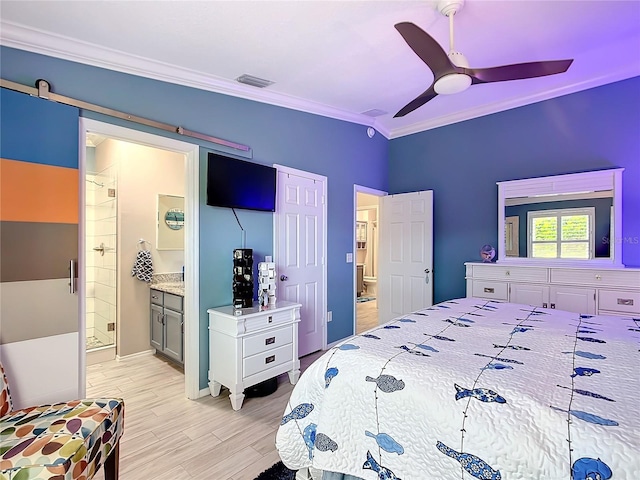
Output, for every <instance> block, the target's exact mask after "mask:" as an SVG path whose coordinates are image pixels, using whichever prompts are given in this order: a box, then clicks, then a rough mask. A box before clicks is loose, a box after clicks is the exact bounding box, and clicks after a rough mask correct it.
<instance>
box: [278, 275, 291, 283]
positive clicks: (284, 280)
mask: <svg viewBox="0 0 640 480" xmlns="http://www.w3.org/2000/svg"><path fill="white" fill-rule="evenodd" d="M287 280H289V277H287V276H286V275H280V281H281V282H286V281H287Z"/></svg>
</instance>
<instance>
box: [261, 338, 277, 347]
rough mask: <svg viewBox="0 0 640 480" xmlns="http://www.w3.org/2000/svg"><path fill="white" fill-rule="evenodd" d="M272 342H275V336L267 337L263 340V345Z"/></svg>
mask: <svg viewBox="0 0 640 480" xmlns="http://www.w3.org/2000/svg"><path fill="white" fill-rule="evenodd" d="M272 343H276V337H269V338H267V339H266V340H265V341H264V344H265V345H271V344H272Z"/></svg>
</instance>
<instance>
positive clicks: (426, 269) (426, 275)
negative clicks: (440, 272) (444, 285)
mask: <svg viewBox="0 0 640 480" xmlns="http://www.w3.org/2000/svg"><path fill="white" fill-rule="evenodd" d="M429 273H431V270H429V269H428V268H425V269H424V283H429Z"/></svg>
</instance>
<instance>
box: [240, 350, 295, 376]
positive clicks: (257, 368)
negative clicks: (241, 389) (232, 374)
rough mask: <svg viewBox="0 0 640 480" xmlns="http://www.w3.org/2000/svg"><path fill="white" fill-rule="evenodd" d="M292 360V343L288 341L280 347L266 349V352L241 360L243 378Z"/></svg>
mask: <svg viewBox="0 0 640 480" xmlns="http://www.w3.org/2000/svg"><path fill="white" fill-rule="evenodd" d="M292 360H293V344H291V343H289V344H287V345H283V346H282V347H278V348H274V349H273V350H267V351H266V352H262V353H259V354H258V355H252V356H251V357H247V358H244V359H243V360H242V373H243V375H242V376H243V378H247V377H250V376H251V375H255V374H256V373H260V372H262V371H263V370H267V369H269V368H273V367H277V366H278V365H281V364H283V363H286V362H291V361H292Z"/></svg>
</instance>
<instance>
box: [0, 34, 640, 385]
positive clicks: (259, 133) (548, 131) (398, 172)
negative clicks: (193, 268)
mask: <svg viewBox="0 0 640 480" xmlns="http://www.w3.org/2000/svg"><path fill="white" fill-rule="evenodd" d="M0 69H1V71H2V78H4V79H7V80H11V81H14V82H18V83H22V84H25V85H34V84H35V81H36V79H38V78H44V79H46V80H48V81H49V82H50V83H51V84H52V91H53V92H55V93H58V94H61V95H66V96H69V97H74V98H78V99H81V100H85V101H87V102H91V103H95V104H98V105H102V106H105V107H108V108H113V109H116V110H121V111H125V112H130V113H134V114H136V115H139V116H143V117H146V118H150V119H153V120H157V121H160V122H165V123H169V124H172V125H181V126H183V127H184V128H187V129H189V130H193V131H197V132H201V133H206V134H210V135H214V136H217V137H220V138H224V139H227V140H231V141H235V142H238V143H242V144H246V145H250V146H251V147H252V149H253V158H252V161H255V162H258V163H263V164H272V163H279V164H282V165H286V166H289V167H292V168H298V169H301V170H306V171H309V172H313V173H317V174H320V175H325V176H327V177H328V227H327V229H328V231H327V234H328V252H327V271H328V291H327V297H328V310H331V311H333V322H331V323H329V324H328V341H329V342H333V341H336V340H339V339H340V338H343V337H346V336H348V335H350V334H352V333H353V292H354V286H353V264H347V263H346V262H345V254H346V253H347V252H351V251H352V249H353V228H354V226H353V209H354V206H353V185H354V183H355V184H358V185H363V186H367V187H371V188H375V189H380V190H388V191H390V192H391V193H400V192H407V191H412V190H422V189H433V190H434V234H435V235H434V249H435V251H434V275H435V282H434V283H435V291H434V299H435V301H442V300H445V299H448V298H453V297H460V296H464V294H465V282H464V266H463V263H464V262H465V261H470V260H471V261H473V260H478V259H479V253H478V251H479V249H480V246H482V245H483V244H485V243H491V244H493V245H495V244H496V243H497V231H496V230H497V229H496V225H497V213H496V212H497V198H496V196H497V187H496V184H495V182H497V181H501V180H512V179H516V178H526V177H536V176H544V175H554V174H562V173H572V172H579V171H586V170H594V169H600V168H610V167H624V168H626V170H625V172H624V175H623V178H624V182H623V183H624V185H623V186H624V198H623V205H624V212H623V213H624V217H623V221H624V224H625V229H624V231H623V238H620V239H617V240H618V241H619V242H623V241H625V240H626V241H631V242H632V243H625V244H623V245H622V246H623V261H624V263H626V264H627V265H628V266H636V267H640V243H638V242H636V243H633V240H634V239H635V240H637V239H638V238H639V237H640V218H639V217H640V216H639V215H638V212H640V188H638V186H639V185H640V135H639V132H640V78H634V79H630V80H626V81H622V82H618V83H615V84H612V85H607V86H603V87H599V88H596V89H592V90H588V91H585V92H580V93H576V94H573V95H568V96H565V97H560V98H557V99H553V100H548V101H545V102H541V103H538V104H534V105H529V106H526V107H521V108H518V109H514V110H510V111H507V112H502V113H498V114H494V115H490V116H486V117H482V118H479V119H475V120H470V121H467V122H462V123H459V124H456V125H451V126H447V127H442V128H438V129H434V130H430V131H427V132H422V133H418V134H414V135H411V136H407V137H402V138H398V139H394V140H391V141H387V140H386V139H385V138H384V137H382V136H381V135H376V136H374V137H373V138H372V139H369V138H368V137H367V135H366V127H364V126H361V125H356V124H352V123H348V122H343V121H339V120H334V119H329V118H325V117H321V116H317V115H311V114H307V113H303V112H298V111H294V110H288V109H285V108H280V107H275V106H271V105H266V104H261V103H258V102H252V101H248V100H244V99H239V98H235V97H230V96H225V95H221V94H216V93H211V92H205V91H202V90H197V89H194V88H189V87H183V86H179V85H173V84H169V83H165V82H160V81H155V80H149V79H145V78H141V77H136V76H133V75H127V74H122V73H118V72H113V71H109V70H104V69H100V68H96V67H91V66H86V65H81V64H77V63H73V62H68V61H64V60H59V59H54V58H50V57H46V56H42V55H37V54H32V53H29V52H24V51H20V50H15V49H10V48H6V47H1V48H0ZM474 88H482V87H481V86H476V87H474ZM440 100H442V101H446V98H441V99H436V100H434V101H440ZM423 108H429V107H428V105H427V106H425V107H423ZM81 114H82V115H83V116H85V117H88V118H94V119H96V120H100V121H103V122H108V123H113V124H116V125H122V126H125V127H128V128H132V129H138V130H142V131H146V132H150V133H155V134H158V135H163V136H167V137H172V138H177V139H180V140H183V141H184V140H187V141H189V142H193V143H198V144H200V145H201V146H202V147H204V148H201V158H200V182H201V184H200V212H199V214H200V299H201V303H200V330H201V335H200V337H201V343H200V361H201V372H200V386H201V388H205V387H206V384H207V378H206V377H207V363H208V332H207V316H206V310H207V308H210V307H215V306H220V305H224V304H229V303H230V302H231V265H232V261H231V251H232V250H233V248H237V247H238V246H240V242H241V236H240V230H239V227H238V225H237V223H236V220H235V217H234V216H233V213H232V212H231V210H229V209H224V208H215V207H209V206H207V205H205V191H206V188H205V178H206V175H205V173H206V158H207V153H208V152H209V151H213V150H214V149H219V150H223V149H221V148H220V147H217V146H215V145H213V144H209V143H207V142H203V141H196V140H195V139H190V138H187V139H185V138H184V137H181V136H179V135H177V134H172V133H167V132H164V131H158V130H155V129H152V128H148V127H143V126H140V125H137V124H134V123H129V122H126V121H122V120H118V119H114V118H111V117H107V116H104V115H99V114H95V113H91V112H81ZM31 120H32V121H37V119H31ZM24 141H25V142H26V141H29V132H28V131H26V132H25V133H24ZM228 151H229V150H227V152H228ZM238 215H239V217H240V220H241V222H242V225H243V227H244V228H245V230H246V231H247V247H249V248H253V249H254V250H255V254H256V257H261V256H264V255H268V254H272V253H273V245H272V238H273V224H272V215H271V214H269V213H263V212H249V211H238Z"/></svg>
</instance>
